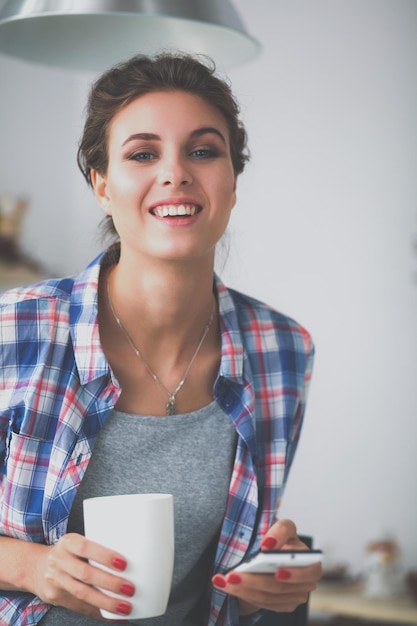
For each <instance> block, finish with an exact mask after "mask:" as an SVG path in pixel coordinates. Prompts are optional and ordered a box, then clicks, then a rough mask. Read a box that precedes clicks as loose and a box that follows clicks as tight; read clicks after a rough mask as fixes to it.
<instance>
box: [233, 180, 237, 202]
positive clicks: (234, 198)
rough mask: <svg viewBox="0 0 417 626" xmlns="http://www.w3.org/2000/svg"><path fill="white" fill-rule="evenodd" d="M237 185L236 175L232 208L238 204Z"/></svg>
mask: <svg viewBox="0 0 417 626" xmlns="http://www.w3.org/2000/svg"><path fill="white" fill-rule="evenodd" d="M236 187H237V176H235V183H234V185H233V196H232V209H233V208H234V206H235V204H236Z"/></svg>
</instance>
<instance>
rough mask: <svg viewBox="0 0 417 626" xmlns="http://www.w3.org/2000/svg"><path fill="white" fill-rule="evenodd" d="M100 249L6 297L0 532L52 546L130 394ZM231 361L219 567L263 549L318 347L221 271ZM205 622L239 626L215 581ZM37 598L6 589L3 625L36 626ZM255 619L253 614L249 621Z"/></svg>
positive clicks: (224, 396)
mask: <svg viewBox="0 0 417 626" xmlns="http://www.w3.org/2000/svg"><path fill="white" fill-rule="evenodd" d="M102 260H103V256H102V255H101V256H100V257H98V259H96V260H95V261H94V262H93V263H92V264H91V265H90V266H89V267H88V268H87V269H86V270H85V271H84V272H82V273H81V274H79V275H77V276H75V277H72V278H65V279H57V280H49V281H44V282H42V283H39V284H38V285H33V286H30V287H25V288H19V289H14V290H12V291H9V292H7V293H5V294H3V296H2V297H1V298H0V344H1V345H0V535H4V536H9V537H15V538H19V539H23V540H26V541H35V542H40V543H45V544H53V543H55V542H57V541H58V539H59V538H60V537H61V536H62V535H63V534H64V533H65V532H66V528H67V522H68V517H69V513H70V510H71V506H72V503H73V500H74V497H75V494H76V491H77V488H78V486H79V484H80V482H81V480H82V478H83V475H84V472H85V470H86V468H87V465H88V462H89V459H90V457H91V454H92V449H93V446H94V441H95V439H96V437H97V435H98V433H99V431H100V429H101V427H102V425H103V424H104V422H105V420H106V418H107V417H108V416H109V414H110V412H111V411H112V409H113V407H114V405H115V403H116V401H117V399H118V397H119V395H120V393H121V390H120V388H119V385H118V383H117V380H116V379H115V378H114V376H113V375H112V372H111V371H110V369H109V365H108V363H107V360H106V357H105V355H104V354H103V351H102V349H101V345H100V339H99V328H98V319H97V290H98V277H99V272H100V267H101V263H102ZM215 287H216V291H217V296H218V303H219V313H220V320H221V334H222V357H221V365H220V370H219V375H218V378H217V380H216V384H215V389H214V392H215V398H216V400H217V402H218V403H219V405H220V406H221V407H222V409H223V410H224V411H225V412H226V413H227V414H228V415H229V416H230V418H231V419H232V420H233V423H234V425H235V428H236V431H237V433H238V445H237V450H236V458H235V463H234V468H233V473H232V478H231V483H230V491H229V499H228V504H227V509H226V513H225V517H224V521H223V526H222V529H221V533H220V538H219V543H218V547H217V554H216V562H215V572H224V571H225V570H226V569H228V568H230V567H233V566H235V565H237V564H238V563H239V562H240V561H241V560H242V558H243V557H244V556H245V554H247V553H248V552H250V551H253V550H256V549H257V548H258V546H259V544H260V540H261V538H262V536H263V535H264V534H265V533H266V532H267V530H268V528H269V527H270V525H271V524H272V523H273V521H274V519H275V514H276V511H277V509H278V506H279V502H280V499H281V496H282V490H283V487H284V485H285V482H286V479H287V475H288V471H289V469H290V466H291V463H292V460H293V457H294V453H295V450H296V447H297V442H298V437H299V433H300V429H301V425H302V421H303V416H304V410H305V402H306V396H307V390H308V386H309V382H310V377H311V368H312V360H313V345H312V342H311V338H310V336H309V334H308V333H307V332H306V331H305V330H304V329H303V328H302V327H300V326H299V325H298V324H297V323H296V322H294V321H293V320H291V319H289V318H288V317H285V316H284V315H282V314H280V313H278V312H276V311H274V310H273V309H271V308H270V307H268V306H266V305H265V304H263V303H261V302H258V301H257V300H254V299H253V298H249V297H247V296H245V295H243V294H241V293H239V292H236V291H233V290H228V289H226V287H225V286H224V285H223V284H222V283H221V281H220V280H219V279H218V277H215ZM210 593H211V611H210V617H209V620H208V626H232V625H233V626H234V625H237V624H239V618H238V615H237V603H236V601H235V600H234V599H233V598H231V597H229V596H226V595H225V594H224V593H222V592H221V591H219V590H216V589H214V588H212V589H211V590H210ZM48 608H49V607H48V605H47V604H45V603H43V602H42V601H41V600H40V598H37V597H36V596H33V595H31V594H29V593H23V592H19V593H18V592H12V591H10V592H9V591H7V592H1V591H0V625H3V624H7V625H8V626H33V625H35V624H37V623H38V622H39V621H40V620H41V618H42V616H43V615H44V614H45V613H46V612H47V610H48ZM252 622H253V623H255V622H256V616H254V617H253V619H251V620H249V621H247V620H245V623H252Z"/></svg>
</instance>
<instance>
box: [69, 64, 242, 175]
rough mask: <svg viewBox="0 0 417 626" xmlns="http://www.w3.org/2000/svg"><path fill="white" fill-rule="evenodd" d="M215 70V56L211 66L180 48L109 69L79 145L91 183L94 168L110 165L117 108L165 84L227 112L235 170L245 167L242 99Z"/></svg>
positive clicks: (96, 89)
mask: <svg viewBox="0 0 417 626" xmlns="http://www.w3.org/2000/svg"><path fill="white" fill-rule="evenodd" d="M208 61H209V60H208ZM209 62H210V61H209ZM214 72H215V66H214V63H213V62H212V61H211V66H208V65H204V64H203V63H201V62H200V61H198V60H197V59H195V58H193V57H191V56H189V55H180V54H159V55H157V56H155V57H147V56H142V55H138V56H135V57H133V58H131V59H130V60H128V61H126V62H124V63H121V64H120V65H116V66H115V67H113V68H111V69H110V70H108V71H107V72H105V73H104V74H103V75H102V76H101V77H100V78H99V79H98V80H97V81H96V82H95V83H94V84H93V87H92V89H91V92H90V95H89V99H88V104H87V116H86V121H85V125H84V132H83V135H82V138H81V142H80V145H79V148H78V155H77V161H78V166H79V168H80V169H81V172H82V173H83V175H84V178H85V179H86V181H87V183H88V184H89V185H91V175H90V172H91V170H92V169H95V170H97V171H98V172H99V173H100V174H105V173H106V171H107V165H108V156H107V139H108V129H109V126H110V124H111V121H112V119H113V118H114V116H115V115H116V113H118V112H119V111H120V110H121V109H122V108H123V107H125V106H126V105H127V104H129V103H130V102H132V101H133V100H135V99H136V98H138V97H139V96H142V95H144V94H146V93H150V92H152V91H163V90H181V91H187V92H190V93H193V94H196V95H198V96H200V97H201V98H203V99H204V100H206V101H207V102H209V103H210V104H211V105H212V106H214V107H216V108H217V109H218V110H219V111H220V112H221V113H222V114H223V116H224V118H225V120H226V122H227V125H228V129H229V133H230V150H231V158H232V163H233V168H234V171H235V174H240V173H241V172H243V169H244V167H245V163H246V161H247V160H248V159H249V154H248V151H247V135H246V131H245V128H244V126H243V124H242V122H241V121H240V120H239V117H238V116H239V112H240V110H239V105H238V104H237V102H236V100H235V99H234V97H233V94H232V92H231V89H230V86H229V85H228V84H227V83H226V82H225V81H224V80H222V79H220V78H218V77H217V76H216V75H215V73H214Z"/></svg>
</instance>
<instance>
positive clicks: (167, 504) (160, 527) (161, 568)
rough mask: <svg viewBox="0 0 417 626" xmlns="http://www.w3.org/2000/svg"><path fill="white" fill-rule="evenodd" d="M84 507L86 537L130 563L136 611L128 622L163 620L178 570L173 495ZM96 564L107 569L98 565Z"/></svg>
mask: <svg viewBox="0 0 417 626" xmlns="http://www.w3.org/2000/svg"><path fill="white" fill-rule="evenodd" d="M83 507H84V528H85V536H86V537H87V538H88V539H91V540H92V541H95V542H96V543H100V544H101V545H103V546H106V547H107V548H111V549H112V550H115V551H116V552H119V553H120V554H121V555H122V556H124V557H125V558H126V560H127V568H126V569H125V571H124V572H123V576H125V577H126V578H127V580H130V581H131V582H132V583H133V584H134V585H135V588H136V594H135V595H134V596H133V598H129V601H130V602H131V603H132V607H133V608H132V612H131V613H130V615H129V619H141V618H142V619H144V618H147V617H157V616H158V615H163V614H164V613H165V612H166V608H167V605H168V598H169V594H170V591H171V583H172V572H173V568H174V503H173V497H172V495H170V494H161V493H146V494H129V495H121V496H120V495H119V496H103V497H99V498H88V499H86V500H84V503H83ZM94 565H96V566H97V567H101V568H102V569H107V568H105V567H104V566H102V565H100V564H98V563H94ZM107 571H111V572H112V573H113V574H114V573H115V572H114V571H112V570H107ZM105 593H108V594H109V595H112V596H115V594H110V593H109V592H108V591H105ZM115 597H119V596H115ZM120 599H121V600H126V598H124V597H120ZM101 614H102V616H103V617H104V618H106V619H118V620H120V615H116V614H115V613H109V612H108V611H104V610H102V611H101Z"/></svg>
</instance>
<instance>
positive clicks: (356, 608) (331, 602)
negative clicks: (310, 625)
mask: <svg viewBox="0 0 417 626" xmlns="http://www.w3.org/2000/svg"><path fill="white" fill-rule="evenodd" d="M309 610H310V613H311V614H312V616H313V615H314V613H324V614H329V615H335V616H341V617H342V616H346V617H355V618H361V619H366V620H373V621H374V622H378V620H379V622H382V623H383V622H395V623H397V624H414V626H416V625H417V603H416V602H414V601H413V600H412V598H411V597H410V596H407V595H401V596H392V597H390V598H367V597H366V596H364V594H363V591H362V588H361V585H359V584H357V583H319V586H318V588H317V589H316V591H314V592H313V593H312V594H311V596H310V600H309ZM379 622H378V623H379Z"/></svg>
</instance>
